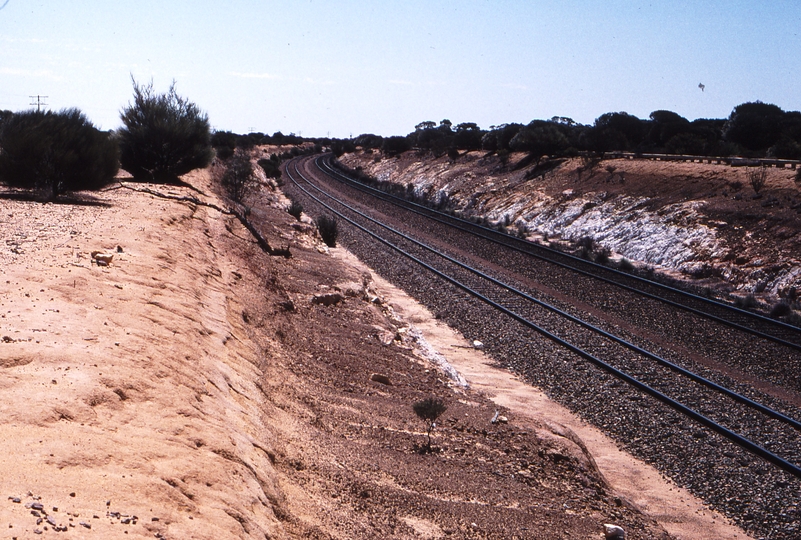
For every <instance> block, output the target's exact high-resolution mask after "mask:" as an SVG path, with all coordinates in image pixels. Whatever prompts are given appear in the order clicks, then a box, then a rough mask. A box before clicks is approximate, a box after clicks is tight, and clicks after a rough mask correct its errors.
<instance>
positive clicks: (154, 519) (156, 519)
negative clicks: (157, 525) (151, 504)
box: [150, 517, 159, 521]
mask: <svg viewBox="0 0 801 540" xmlns="http://www.w3.org/2000/svg"><path fill="white" fill-rule="evenodd" d="M158 520H159V518H157V517H154V518H150V521H158Z"/></svg>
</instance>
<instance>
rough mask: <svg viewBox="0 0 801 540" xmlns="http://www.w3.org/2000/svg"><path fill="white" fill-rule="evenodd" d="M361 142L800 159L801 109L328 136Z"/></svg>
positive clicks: (387, 148)
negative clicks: (694, 117)
mask: <svg viewBox="0 0 801 540" xmlns="http://www.w3.org/2000/svg"><path fill="white" fill-rule="evenodd" d="M357 146H360V147H362V148H365V149H380V150H382V151H384V152H385V153H386V154H388V155H397V154H399V153H402V152H405V151H407V150H411V149H418V150H422V151H430V152H432V153H433V154H434V155H435V156H441V155H444V154H448V155H449V156H450V157H451V158H453V159H455V158H457V157H458V156H459V155H460V154H459V152H464V151H470V150H484V151H488V152H496V153H498V155H500V156H501V157H503V156H504V155H508V153H509V152H526V153H529V154H531V155H533V156H546V155H547V156H552V157H557V156H575V155H579V154H580V153H594V154H598V155H601V156H603V154H605V153H607V152H612V151H624V152H635V153H666V154H685V155H704V156H721V157H725V156H732V155H738V156H743V157H774V158H780V159H801V112H799V111H784V110H782V109H781V108H780V107H778V106H776V105H772V104H769V103H762V102H760V101H754V102H748V103H743V104H741V105H738V106H736V107H735V108H734V110H733V111H732V112H731V114H730V115H729V117H728V118H724V119H698V120H693V121H690V120H687V119H686V118H684V117H682V116H681V115H679V114H678V113H675V112H672V111H666V110H658V111H654V112H652V113H651V114H650V115H649V117H648V118H647V119H641V118H638V117H636V116H634V115H631V114H628V113H626V112H609V113H606V114H603V115H601V116H599V117H598V118H597V119H596V120H595V122H594V123H593V124H591V125H585V124H579V123H577V122H574V121H573V120H572V119H570V118H567V117H561V116H554V117H553V118H551V119H550V120H532V121H531V122H529V123H528V124H519V123H511V124H502V125H499V126H490V128H489V129H488V130H484V129H481V128H479V126H478V125H476V124H475V123H472V122H465V123H461V124H457V125H456V126H454V125H453V123H452V122H451V121H450V120H447V119H446V120H442V121H441V122H439V124H437V123H436V122H432V121H425V122H420V123H419V124H417V125H416V126H415V129H414V131H413V132H411V133H409V134H408V135H406V136H393V137H381V136H378V135H373V134H362V135H359V136H358V137H355V138H353V139H349V140H338V141H333V142H332V150H333V151H334V153H335V154H338V155H341V154H342V153H344V152H349V151H352V150H353V149H355V147H357Z"/></svg>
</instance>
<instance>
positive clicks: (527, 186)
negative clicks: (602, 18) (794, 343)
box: [340, 151, 801, 320]
mask: <svg viewBox="0 0 801 540" xmlns="http://www.w3.org/2000/svg"><path fill="white" fill-rule="evenodd" d="M524 157H525V156H524V155H523V154H512V155H511V156H509V158H508V160H506V161H505V162H504V161H501V160H500V159H499V158H498V157H497V156H495V155H489V156H488V155H486V154H485V153H483V152H470V153H467V154H465V155H462V156H460V157H459V158H458V159H457V160H456V161H451V160H450V159H448V158H447V157H441V158H433V157H432V156H430V155H423V156H420V155H417V153H415V152H406V153H404V154H402V155H401V156H398V157H393V158H387V157H385V156H382V155H381V154H380V153H378V152H373V153H366V152H361V151H359V152H356V153H352V154H345V155H344V156H342V157H341V158H340V161H341V162H342V163H343V164H345V165H347V166H348V167H350V168H352V169H356V168H360V169H361V170H363V171H364V172H365V173H367V174H369V175H370V176H372V177H374V178H377V179H378V180H381V181H385V182H393V183H396V184H399V185H400V186H401V187H403V188H406V189H407V190H408V191H409V192H413V193H414V194H416V195H417V196H419V197H421V198H425V199H428V200H430V201H434V202H439V203H440V204H442V205H443V206H444V207H445V208H448V209H452V210H457V211H459V212H460V213H462V214H463V215H464V216H466V217H482V218H483V217H486V218H487V219H488V220H489V222H490V223H491V224H493V225H503V224H506V225H508V229H509V230H510V231H511V232H512V233H518V232H519V233H521V234H525V235H526V236H528V237H530V238H535V239H538V240H540V241H544V242H546V243H548V242H554V241H555V242H557V243H559V242H561V241H568V242H575V241H578V240H580V239H582V238H584V237H590V238H592V239H594V241H595V243H596V244H597V245H598V246H601V247H604V248H607V249H609V250H611V251H612V252H613V255H615V254H616V255H617V256H620V257H625V258H627V259H628V260H630V261H632V262H635V263H639V264H641V265H642V266H651V267H654V268H656V269H659V270H662V271H663V272H666V273H670V274H671V275H674V276H677V277H681V278H685V279H687V280H688V281H690V282H692V283H695V284H697V285H700V286H709V287H712V288H715V289H718V290H720V291H722V292H731V293H734V295H736V296H740V297H744V296H746V295H749V294H754V295H755V296H756V298H757V299H761V300H762V301H763V302H764V304H765V305H766V306H767V307H770V306H772V305H775V304H776V303H777V302H779V301H780V300H784V301H786V302H789V303H793V304H794V306H795V308H796V310H801V305H800V304H798V303H797V299H798V298H799V297H801V259H799V253H801V184H799V183H798V182H796V181H795V177H796V171H793V170H790V169H767V171H766V172H767V179H766V183H765V186H764V187H763V188H762V189H761V190H760V191H759V194H758V195H757V194H756V193H755V192H754V189H753V188H752V187H751V183H750V182H749V179H748V175H747V170H746V168H745V167H738V168H733V167H729V166H726V165H717V164H708V163H679V162H660V161H647V160H626V159H609V160H604V161H601V162H599V163H596V164H594V165H593V167H592V168H589V167H588V166H587V164H586V163H582V161H581V160H580V159H577V158H576V159H570V160H563V162H561V163H559V164H558V165H557V166H556V167H554V168H550V167H547V166H540V168H539V169H538V168H537V166H536V164H535V163H528V164H526V162H525V161H524ZM797 315H798V314H797ZM798 319H799V320H801V316H798Z"/></svg>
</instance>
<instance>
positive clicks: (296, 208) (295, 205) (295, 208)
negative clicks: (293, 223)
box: [286, 197, 303, 221]
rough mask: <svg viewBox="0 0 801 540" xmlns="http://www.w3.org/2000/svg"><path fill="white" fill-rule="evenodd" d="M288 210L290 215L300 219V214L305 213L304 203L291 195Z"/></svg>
mask: <svg viewBox="0 0 801 540" xmlns="http://www.w3.org/2000/svg"><path fill="white" fill-rule="evenodd" d="M286 211H287V213H288V214H289V215H290V216H292V217H294V218H295V219H296V220H298V221H300V216H301V215H302V214H303V205H302V204H300V201H299V200H297V199H295V198H293V197H290V198H289V206H287V208H286Z"/></svg>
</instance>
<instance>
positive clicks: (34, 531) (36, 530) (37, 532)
mask: <svg viewBox="0 0 801 540" xmlns="http://www.w3.org/2000/svg"><path fill="white" fill-rule="evenodd" d="M33 534H42V531H40V530H39V529H34V530H33Z"/></svg>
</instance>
